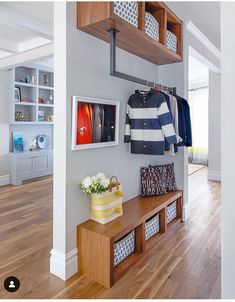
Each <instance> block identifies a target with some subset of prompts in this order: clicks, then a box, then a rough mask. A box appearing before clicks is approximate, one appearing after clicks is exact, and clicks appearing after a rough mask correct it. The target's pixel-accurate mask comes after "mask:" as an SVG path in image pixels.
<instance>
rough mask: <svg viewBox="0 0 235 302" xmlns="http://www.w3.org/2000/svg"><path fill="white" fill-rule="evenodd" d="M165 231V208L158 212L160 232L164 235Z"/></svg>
mask: <svg viewBox="0 0 235 302" xmlns="http://www.w3.org/2000/svg"><path fill="white" fill-rule="evenodd" d="M166 230H167V223H166V208H164V209H162V210H161V211H160V232H161V233H165V232H166Z"/></svg>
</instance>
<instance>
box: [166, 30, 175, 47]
mask: <svg viewBox="0 0 235 302" xmlns="http://www.w3.org/2000/svg"><path fill="white" fill-rule="evenodd" d="M166 47H167V48H169V49H171V50H173V51H174V52H176V51H177V37H176V36H175V35H174V34H173V33H172V32H170V31H169V30H168V31H167V35H166Z"/></svg>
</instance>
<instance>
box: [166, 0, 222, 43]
mask: <svg viewBox="0 0 235 302" xmlns="http://www.w3.org/2000/svg"><path fill="white" fill-rule="evenodd" d="M167 5H169V6H170V7H171V8H172V10H173V11H175V13H176V14H178V15H179V16H180V17H181V18H182V19H184V20H187V21H189V20H191V21H192V22H193V23H194V24H195V25H196V26H197V27H198V28H199V29H200V30H201V31H202V32H203V34H204V35H205V36H206V37H207V38H208V39H209V40H210V41H211V42H212V43H213V44H214V45H215V46H216V47H217V48H218V49H220V2H218V1H217V2H216V1H210V2H209V1H197V2H196V1H186V2H182V1H175V2H172V1H170V2H167Z"/></svg>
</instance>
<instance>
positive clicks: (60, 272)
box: [50, 249, 78, 280]
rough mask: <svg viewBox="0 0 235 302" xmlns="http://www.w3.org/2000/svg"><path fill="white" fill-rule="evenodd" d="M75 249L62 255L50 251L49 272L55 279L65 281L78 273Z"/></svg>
mask: <svg viewBox="0 0 235 302" xmlns="http://www.w3.org/2000/svg"><path fill="white" fill-rule="evenodd" d="M77 253H78V251H77V249H74V250H72V251H70V252H68V253H67V254H63V253H61V252H59V251H56V250H55V249H52V250H51V258H50V272H51V273H52V274H54V275H56V276H57V277H59V278H61V279H63V280H67V279H69V278H70V277H71V276H73V275H74V274H76V273H77V271H78V256H77Z"/></svg>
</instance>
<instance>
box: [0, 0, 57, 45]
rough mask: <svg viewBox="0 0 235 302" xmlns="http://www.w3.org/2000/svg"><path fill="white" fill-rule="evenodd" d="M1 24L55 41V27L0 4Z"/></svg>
mask: <svg viewBox="0 0 235 302" xmlns="http://www.w3.org/2000/svg"><path fill="white" fill-rule="evenodd" d="M0 23H1V24H5V25H7V26H10V27H13V28H16V29H19V30H20V29H21V30H24V31H26V32H30V33H33V34H35V35H36V36H40V37H43V38H46V39H49V40H51V41H53V25H50V24H45V22H42V21H41V20H40V19H37V18H33V17H32V16H28V15H26V14H23V13H22V12H19V11H17V10H15V9H12V8H9V7H7V6H6V5H5V4H3V3H0Z"/></svg>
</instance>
